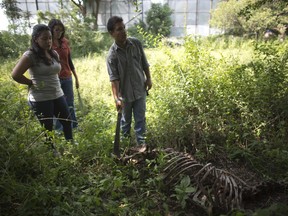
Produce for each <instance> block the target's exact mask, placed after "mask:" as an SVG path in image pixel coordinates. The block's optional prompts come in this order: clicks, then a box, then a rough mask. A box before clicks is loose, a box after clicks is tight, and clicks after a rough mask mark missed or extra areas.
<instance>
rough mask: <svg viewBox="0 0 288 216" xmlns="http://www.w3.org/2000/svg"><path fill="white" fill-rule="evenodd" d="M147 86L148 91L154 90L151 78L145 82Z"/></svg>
mask: <svg viewBox="0 0 288 216" xmlns="http://www.w3.org/2000/svg"><path fill="white" fill-rule="evenodd" d="M145 85H146V90H148V91H149V90H150V89H151V88H152V80H151V78H148V79H147V80H146V82H145Z"/></svg>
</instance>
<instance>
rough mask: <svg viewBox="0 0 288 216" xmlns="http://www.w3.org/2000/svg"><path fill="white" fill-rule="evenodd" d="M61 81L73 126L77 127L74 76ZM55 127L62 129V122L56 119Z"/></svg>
mask: <svg viewBox="0 0 288 216" xmlns="http://www.w3.org/2000/svg"><path fill="white" fill-rule="evenodd" d="M60 83H61V88H62V90H63V92H64V95H65V99H66V101H67V104H68V109H69V113H70V119H71V124H72V128H77V126H78V122H77V119H76V114H75V108H74V92H73V80H72V77H70V78H68V79H60ZM55 129H57V130H62V125H61V124H60V122H59V121H58V120H56V124H55Z"/></svg>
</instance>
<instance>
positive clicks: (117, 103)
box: [115, 98, 123, 112]
mask: <svg viewBox="0 0 288 216" xmlns="http://www.w3.org/2000/svg"><path fill="white" fill-rule="evenodd" d="M115 104H116V109H117V111H118V112H121V110H122V106H123V103H122V101H121V100H120V99H119V98H117V99H115Z"/></svg>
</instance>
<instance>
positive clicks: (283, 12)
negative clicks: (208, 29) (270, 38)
mask: <svg viewBox="0 0 288 216" xmlns="http://www.w3.org/2000/svg"><path fill="white" fill-rule="evenodd" d="M287 14H288V2H287V1H286V0H227V1H222V2H220V3H219V4H218V6H217V8H216V9H214V10H213V11H212V18H211V20H210V24H211V26H213V27H215V28H218V29H221V30H223V32H224V33H228V34H236V35H243V34H256V35H258V34H259V33H260V32H262V31H265V30H266V29H277V30H278V31H279V32H280V33H283V32H284V31H286V28H287V26H286V25H287V23H288V18H287Z"/></svg>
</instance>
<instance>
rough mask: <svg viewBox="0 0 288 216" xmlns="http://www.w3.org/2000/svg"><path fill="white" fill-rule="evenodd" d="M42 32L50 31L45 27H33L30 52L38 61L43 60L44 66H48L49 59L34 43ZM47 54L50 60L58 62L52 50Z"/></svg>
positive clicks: (42, 25) (38, 25) (39, 25)
mask: <svg viewBox="0 0 288 216" xmlns="http://www.w3.org/2000/svg"><path fill="white" fill-rule="evenodd" d="M44 31H50V29H49V27H48V26H47V25H44V24H37V25H35V26H34V27H33V32H32V38H31V47H30V50H31V51H32V52H34V53H35V55H36V56H37V57H38V58H39V59H41V60H43V61H44V63H45V64H46V65H50V64H52V63H51V61H50V59H48V58H47V57H46V55H45V52H44V50H43V49H42V48H41V47H39V45H38V44H37V43H36V39H37V38H38V37H39V36H40V35H41V33H42V32H44ZM48 53H49V54H50V55H51V57H52V58H54V59H56V61H57V62H59V59H58V56H57V54H56V53H55V52H54V51H53V50H52V49H50V50H48Z"/></svg>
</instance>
